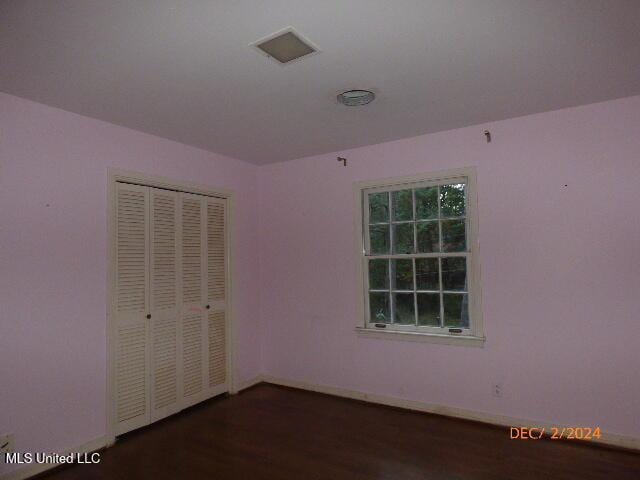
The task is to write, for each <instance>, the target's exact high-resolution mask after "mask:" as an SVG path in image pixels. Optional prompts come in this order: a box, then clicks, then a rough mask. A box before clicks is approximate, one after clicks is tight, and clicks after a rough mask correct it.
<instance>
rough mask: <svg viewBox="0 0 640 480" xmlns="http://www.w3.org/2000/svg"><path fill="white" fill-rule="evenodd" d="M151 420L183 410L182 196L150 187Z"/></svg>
mask: <svg viewBox="0 0 640 480" xmlns="http://www.w3.org/2000/svg"><path fill="white" fill-rule="evenodd" d="M150 200H151V209H150V210H151V215H150V221H151V224H150V228H149V231H150V242H149V244H150V247H151V252H150V255H151V262H150V268H151V271H150V286H151V290H150V293H151V320H150V328H151V342H152V343H151V345H152V354H151V366H150V373H151V383H150V384H151V392H150V396H151V420H152V421H154V420H158V419H160V418H163V417H166V416H167V415H171V414H172V413H175V412H177V411H178V410H179V409H180V397H181V395H180V392H179V388H180V386H179V378H178V375H179V372H180V352H179V342H178V338H179V322H178V318H179V313H178V312H179V310H178V305H179V303H178V301H179V297H178V293H179V282H178V267H179V265H178V254H177V252H178V228H177V227H178V195H177V193H176V192H171V191H168V190H160V189H156V188H150Z"/></svg>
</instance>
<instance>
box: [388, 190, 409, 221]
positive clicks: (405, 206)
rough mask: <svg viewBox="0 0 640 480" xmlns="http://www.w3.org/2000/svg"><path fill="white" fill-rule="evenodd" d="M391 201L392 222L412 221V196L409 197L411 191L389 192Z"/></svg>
mask: <svg viewBox="0 0 640 480" xmlns="http://www.w3.org/2000/svg"><path fill="white" fill-rule="evenodd" d="M391 201H392V202H393V219H394V220H396V221H398V220H412V219H413V195H411V190H399V191H395V192H391Z"/></svg>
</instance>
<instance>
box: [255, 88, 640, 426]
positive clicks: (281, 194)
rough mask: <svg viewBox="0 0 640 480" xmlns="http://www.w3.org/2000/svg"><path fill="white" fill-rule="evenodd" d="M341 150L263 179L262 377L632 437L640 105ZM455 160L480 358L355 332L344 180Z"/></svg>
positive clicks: (637, 412) (639, 100)
mask: <svg viewBox="0 0 640 480" xmlns="http://www.w3.org/2000/svg"><path fill="white" fill-rule="evenodd" d="M485 128H489V129H490V130H491V132H492V133H493V143H491V144H487V143H486V142H485V139H484V135H483V134H482V132H483V130H484V129H485ZM339 154H340V155H342V156H345V157H347V158H348V166H347V167H346V168H345V167H343V166H342V165H341V164H340V163H338V162H337V161H336V155H335V154H329V155H320V156H316V157H311V158H304V159H299V160H294V161H290V162H283V163H278V164H273V165H269V166H265V167H261V168H260V172H259V183H260V202H259V203H260V208H261V210H260V248H261V249H260V259H261V272H260V274H261V285H262V287H263V288H262V290H261V314H262V317H261V321H262V322H263V324H264V325H265V327H266V328H265V329H264V335H265V338H264V345H263V360H264V370H265V372H266V373H267V374H270V375H273V376H276V377H282V378H286V379H290V380H300V381H305V382H310V383H317V384H323V385H328V386H335V387H342V388H347V389H352V390H358V391H363V392H369V393H374V394H379V395H388V396H394V397H401V398H406V399H411V400H415V401H422V402H428V403H434V404H441V405H447V406H452V407H459V408H465V409H471V410H475V411H483V412H488V413H493V414H501V415H506V416H512V417H518V418H524V419H531V420H539V421H546V422H554V423H555V422H558V423H561V424H566V425H577V426H600V427H601V428H602V429H603V430H604V431H608V432H610V433H617V434H623V435H630V436H634V437H640V421H639V418H640V403H639V398H640V353H639V352H640V347H639V343H638V342H639V339H640V303H639V302H638V295H639V294H640V270H639V269H640V248H639V247H640V214H639V212H640V208H639V206H640V97H632V98H627V99H622V100H617V101H611V102H606V103H600V104H595V105H590V106H585V107H580V108H573V109H567V110H561V111H556V112H550V113H545V114H539V115H533V116H528V117H522V118H517V119H513V120H507V121H502V122H496V123H492V124H488V125H481V126H476V127H469V128H463V129H459V130H452V131H448V132H442V133H437V134H432V135H425V136H421V137H415V138H409V139H405V140H400V141H396V142H389V143H384V144H380V145H373V146H368V147H363V148H357V149H353V150H349V151H346V152H340V153H339ZM468 165H475V166H477V169H478V198H479V222H480V224H479V229H480V250H481V258H480V260H481V265H482V283H483V290H484V294H483V300H484V322H485V334H486V337H487V342H486V345H485V347H484V348H483V349H478V348H469V347H452V346H446V345H435V344H426V343H414V342H403V341H397V340H378V339H367V338H360V337H357V336H356V333H355V332H354V326H355V324H356V323H357V322H358V321H359V318H358V317H357V303H358V301H359V300H360V298H359V295H360V293H359V292H358V290H357V288H356V286H357V257H356V255H355V251H354V250H355V247H354V243H355V242H354V236H355V227H354V220H353V218H354V212H353V208H354V207H353V193H352V184H353V182H355V181H360V180H373V179H379V178H385V177H390V176H404V175H410V174H414V173H419V172H431V171H437V170H443V169H450V168H454V167H462V166H468ZM565 185H566V186H565ZM494 382H501V383H502V384H503V389H504V393H503V397H502V398H494V397H492V395H491V385H492V384H493V383H494Z"/></svg>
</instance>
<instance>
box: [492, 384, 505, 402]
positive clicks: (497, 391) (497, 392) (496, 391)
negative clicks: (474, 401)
mask: <svg viewBox="0 0 640 480" xmlns="http://www.w3.org/2000/svg"><path fill="white" fill-rule="evenodd" d="M491 394H492V395H493V396H494V397H496V398H500V397H502V384H501V383H494V384H493V389H492V392H491Z"/></svg>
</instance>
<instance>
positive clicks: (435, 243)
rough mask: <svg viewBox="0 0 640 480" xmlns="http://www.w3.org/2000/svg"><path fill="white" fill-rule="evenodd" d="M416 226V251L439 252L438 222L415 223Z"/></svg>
mask: <svg viewBox="0 0 640 480" xmlns="http://www.w3.org/2000/svg"><path fill="white" fill-rule="evenodd" d="M416 228H417V229H418V232H417V237H418V252H420V253H431V252H439V251H440V245H439V242H440V240H439V239H438V222H425V223H417V224H416Z"/></svg>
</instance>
